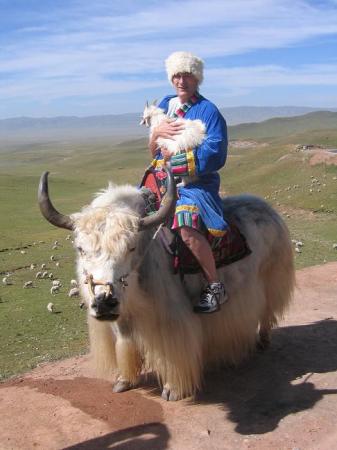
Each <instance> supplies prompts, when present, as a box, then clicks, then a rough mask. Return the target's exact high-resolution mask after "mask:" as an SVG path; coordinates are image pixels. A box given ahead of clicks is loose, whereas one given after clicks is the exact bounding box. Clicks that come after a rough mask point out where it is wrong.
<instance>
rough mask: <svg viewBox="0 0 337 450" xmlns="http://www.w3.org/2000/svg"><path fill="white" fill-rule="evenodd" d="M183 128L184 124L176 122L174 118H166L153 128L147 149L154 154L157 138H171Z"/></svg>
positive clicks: (156, 147)
mask: <svg viewBox="0 0 337 450" xmlns="http://www.w3.org/2000/svg"><path fill="white" fill-rule="evenodd" d="M184 128H185V126H184V124H182V123H179V122H176V121H175V120H174V119H167V120H165V121H164V122H162V123H161V124H160V125H158V126H157V127H155V128H154V130H153V131H152V134H151V139H150V142H149V150H150V153H151V155H152V156H153V157H155V156H156V153H157V149H158V145H157V142H156V141H157V139H158V138H160V137H161V138H164V139H172V138H173V137H174V136H175V135H177V134H180V133H181V132H182V130H183V129H184Z"/></svg>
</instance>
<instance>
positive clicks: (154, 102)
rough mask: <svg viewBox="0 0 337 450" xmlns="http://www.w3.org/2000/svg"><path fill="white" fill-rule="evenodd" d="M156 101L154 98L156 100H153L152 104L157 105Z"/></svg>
mask: <svg viewBox="0 0 337 450" xmlns="http://www.w3.org/2000/svg"><path fill="white" fill-rule="evenodd" d="M157 102H158V99H157V98H156V100H153V102H152V105H153V106H157Z"/></svg>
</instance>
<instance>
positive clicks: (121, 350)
mask: <svg viewBox="0 0 337 450" xmlns="http://www.w3.org/2000/svg"><path fill="white" fill-rule="evenodd" d="M118 328H119V329H118V332H117V341H116V360H117V367H118V372H119V376H118V377H117V381H116V383H115V385H114V387H113V391H114V392H123V391H127V390H129V389H132V388H133V387H134V386H136V384H137V381H138V376H139V373H140V370H141V358H140V355H139V352H138V350H137V347H136V345H135V343H134V342H133V340H132V338H131V337H130V335H128V333H127V331H128V330H127V329H126V328H125V327H121V325H119V327H118Z"/></svg>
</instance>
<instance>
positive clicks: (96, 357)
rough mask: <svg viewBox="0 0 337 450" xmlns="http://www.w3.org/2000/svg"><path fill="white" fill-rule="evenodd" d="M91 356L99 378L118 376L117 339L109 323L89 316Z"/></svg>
mask: <svg viewBox="0 0 337 450" xmlns="http://www.w3.org/2000/svg"><path fill="white" fill-rule="evenodd" d="M88 327H89V337H90V356H91V359H92V362H93V365H94V367H95V370H96V373H97V375H98V376H99V377H102V378H106V379H111V378H113V377H115V376H116V369H117V363H116V350H115V343H116V338H115V335H114V332H113V330H112V327H111V324H110V323H109V322H99V321H98V320H97V319H95V318H94V317H91V316H90V315H88Z"/></svg>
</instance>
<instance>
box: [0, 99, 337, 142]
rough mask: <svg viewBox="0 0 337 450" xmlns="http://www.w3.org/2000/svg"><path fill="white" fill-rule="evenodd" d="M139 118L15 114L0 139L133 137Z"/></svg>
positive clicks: (237, 119)
mask: <svg viewBox="0 0 337 450" xmlns="http://www.w3.org/2000/svg"><path fill="white" fill-rule="evenodd" d="M220 111H221V113H222V114H223V116H224V117H225V118H226V121H227V124H228V125H236V124H242V123H259V122H261V121H264V120H267V119H270V118H272V117H292V116H298V115H301V114H307V113H308V112H312V111H317V110H315V108H306V107H297V106H282V107H251V106H243V107H232V108H221V109H220ZM336 111H337V110H336ZM139 121H140V113H139V114H138V113H128V114H118V115H103V116H90V117H74V116H60V117H52V118H43V117H42V118H30V117H17V118H12V119H2V120H0V138H2V139H5V140H10V141H12V140H18V141H20V140H28V141H32V140H39V141H40V140H48V139H50V140H60V139H86V138H104V137H107V138H110V137H111V138H123V139H124V138H127V139H129V138H130V139H133V138H137V137H144V136H147V133H148V131H147V129H146V128H145V127H142V126H140V125H139ZM253 126H255V125H253ZM244 129H245V128H244ZM267 134H268V133H267ZM269 134H270V133H269ZM269 134H268V135H269Z"/></svg>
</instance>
